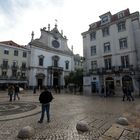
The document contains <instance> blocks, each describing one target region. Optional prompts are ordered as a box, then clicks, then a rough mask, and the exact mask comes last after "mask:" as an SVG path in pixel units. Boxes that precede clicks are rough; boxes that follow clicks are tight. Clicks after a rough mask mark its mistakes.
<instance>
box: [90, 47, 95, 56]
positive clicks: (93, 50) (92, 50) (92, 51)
mask: <svg viewBox="0 0 140 140" xmlns="http://www.w3.org/2000/svg"><path fill="white" fill-rule="evenodd" d="M90 52H91V56H93V55H96V46H91V48H90Z"/></svg>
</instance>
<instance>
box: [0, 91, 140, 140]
mask: <svg viewBox="0 0 140 140" xmlns="http://www.w3.org/2000/svg"><path fill="white" fill-rule="evenodd" d="M53 95H54V98H55V99H54V100H53V101H52V103H51V111H50V113H51V122H50V123H47V119H46V116H45V120H44V122H43V123H42V124H38V123H37V121H38V120H39V118H40V111H41V107H40V103H39V101H38V96H39V93H36V94H33V93H32V91H24V93H23V94H20V97H21V100H19V101H18V100H16V101H13V102H12V103H10V102H8V95H7V93H6V92H5V93H4V92H3V93H0V140H20V139H19V138H17V135H18V132H19V130H20V129H21V128H23V127H25V126H31V127H33V128H34V129H35V135H34V136H33V137H32V138H31V140H98V139H99V140H115V139H118V140H138V139H140V131H139V125H137V124H135V126H136V127H134V121H133V120H135V119H136V118H137V117H138V116H137V113H136V112H135V111H134V110H135V109H136V110H137V111H139V100H140V99H139V98H138V97H137V98H136V99H135V101H134V102H128V101H125V102H122V98H121V97H109V98H104V97H99V96H85V95H73V94H70V93H69V94H68V93H64V92H63V93H61V94H55V93H53ZM122 115H126V116H128V117H130V116H131V118H133V120H131V122H133V124H132V125H130V126H127V127H124V126H120V125H117V124H115V122H116V119H118V118H119V117H121V116H122ZM79 121H84V122H87V123H88V125H89V126H90V128H91V129H90V131H88V132H84V133H78V132H77V130H76V124H77V122H79ZM138 124H139V120H138Z"/></svg>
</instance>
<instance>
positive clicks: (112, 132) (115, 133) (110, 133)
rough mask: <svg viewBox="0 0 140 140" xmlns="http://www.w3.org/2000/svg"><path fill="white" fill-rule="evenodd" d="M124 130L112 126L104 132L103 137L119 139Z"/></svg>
mask: <svg viewBox="0 0 140 140" xmlns="http://www.w3.org/2000/svg"><path fill="white" fill-rule="evenodd" d="M123 131H124V129H123V128H122V127H118V126H116V125H113V126H112V127H111V128H110V129H109V130H107V131H106V132H105V134H104V135H105V136H107V137H112V138H114V139H119V137H120V136H121V135H122V133H123Z"/></svg>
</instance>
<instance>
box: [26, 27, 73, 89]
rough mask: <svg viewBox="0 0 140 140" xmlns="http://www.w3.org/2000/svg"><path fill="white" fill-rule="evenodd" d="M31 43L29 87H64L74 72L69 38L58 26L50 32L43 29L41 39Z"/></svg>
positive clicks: (33, 40)
mask: <svg viewBox="0 0 140 140" xmlns="http://www.w3.org/2000/svg"><path fill="white" fill-rule="evenodd" d="M33 37H34V33H32V40H31V42H30V43H29V45H30V50H31V55H30V71H29V86H30V87H36V88H39V87H40V88H41V87H43V86H50V87H55V86H62V87H63V86H64V85H65V79H64V78H65V75H68V74H69V73H70V72H71V71H73V70H74V59H73V53H72V51H71V50H70V49H69V48H68V45H67V38H66V36H63V33H62V32H61V33H60V32H59V31H58V29H57V25H55V27H54V28H53V29H52V30H50V25H48V29H47V30H46V28H45V27H44V28H43V29H41V36H40V38H39V39H33Z"/></svg>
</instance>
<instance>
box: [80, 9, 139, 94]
mask: <svg viewBox="0 0 140 140" xmlns="http://www.w3.org/2000/svg"><path fill="white" fill-rule="evenodd" d="M89 26H90V27H89V30H88V31H86V32H83V33H82V36H83V54H84V57H85V63H84V72H85V77H84V91H85V92H88V93H94V92H98V91H100V89H101V86H102V85H104V87H105V88H106V87H108V88H110V89H113V90H115V93H117V94H118V93H119V92H118V91H120V90H121V88H122V86H123V85H125V84H127V86H131V87H132V88H133V89H134V90H135V91H140V84H139V82H138V81H139V80H140V76H139V73H138V72H139V71H138V69H139V68H140V22H139V12H135V13H130V12H129V9H126V10H123V11H120V12H118V13H116V14H114V15H112V14H111V13H110V12H107V13H105V14H103V15H101V16H100V21H97V22H94V23H92V24H90V25H89Z"/></svg>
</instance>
